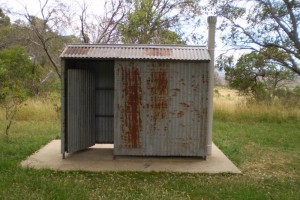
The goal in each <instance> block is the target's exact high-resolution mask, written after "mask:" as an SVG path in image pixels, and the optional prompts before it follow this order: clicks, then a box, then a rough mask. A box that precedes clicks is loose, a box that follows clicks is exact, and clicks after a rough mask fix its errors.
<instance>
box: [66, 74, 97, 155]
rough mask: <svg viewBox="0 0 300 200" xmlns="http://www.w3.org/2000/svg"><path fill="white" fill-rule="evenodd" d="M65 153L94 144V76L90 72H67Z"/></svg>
mask: <svg viewBox="0 0 300 200" xmlns="http://www.w3.org/2000/svg"><path fill="white" fill-rule="evenodd" d="M67 110H68V118H67V119H68V123H67V124H68V128H67V130H68V137H67V143H68V147H67V151H68V153H73V152H76V151H79V150H82V149H86V148H88V147H90V146H92V145H94V144H95V76H94V74H93V73H92V72H91V71H90V70H82V69H69V70H68V109H67Z"/></svg>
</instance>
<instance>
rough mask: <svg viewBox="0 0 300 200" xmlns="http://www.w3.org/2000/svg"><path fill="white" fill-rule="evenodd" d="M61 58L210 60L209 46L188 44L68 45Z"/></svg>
mask: <svg viewBox="0 0 300 200" xmlns="http://www.w3.org/2000/svg"><path fill="white" fill-rule="evenodd" d="M60 57H61V58H101V59H150V60H195V61H197V60H198V61H209V60H210V56H209V53H208V50H207V47H204V46H187V45H120V44H118V45H107V44H94V45H92V44H88V45H87V44H73V45H68V46H67V47H66V49H65V50H64V51H63V53H62V54H61V56H60Z"/></svg>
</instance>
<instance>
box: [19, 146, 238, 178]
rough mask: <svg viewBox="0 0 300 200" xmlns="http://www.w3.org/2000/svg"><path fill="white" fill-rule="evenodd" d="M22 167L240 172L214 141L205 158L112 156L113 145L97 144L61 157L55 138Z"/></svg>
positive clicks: (85, 169) (24, 162) (22, 163)
mask: <svg viewBox="0 0 300 200" xmlns="http://www.w3.org/2000/svg"><path fill="white" fill-rule="evenodd" d="M21 165H22V166H23V167H30V168H37V169H40V168H48V169H54V170H83V171H99V172H100V171H101V172H103V171H143V172H149V171H165V172H189V173H223V172H228V173H241V171H240V170H239V169H238V168H237V167H236V166H235V165H234V164H233V163H232V162H231V161H230V160H229V159H228V158H227V157H226V156H225V155H224V154H223V152H222V151H221V150H220V149H219V148H218V147H217V146H215V145H214V144H213V148H212V155H211V156H208V157H207V159H206V160H201V159H199V158H185V157H176V158H172V157H128V156H127V157H124V156H118V157H116V159H113V145H107V144H106V145H103V144H98V145H95V146H93V147H91V148H89V149H87V150H84V151H80V152H77V153H73V154H67V155H66V158H65V159H62V155H61V154H60V140H53V141H51V142H50V143H48V144H47V145H45V146H44V147H42V148H41V149H40V150H38V151H37V152H36V153H34V154H33V155H31V156H29V157H28V158H27V159H26V160H24V161H22V162H21Z"/></svg>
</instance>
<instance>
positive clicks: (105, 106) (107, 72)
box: [95, 61, 114, 143]
mask: <svg viewBox="0 0 300 200" xmlns="http://www.w3.org/2000/svg"><path fill="white" fill-rule="evenodd" d="M95 76H96V142H97V143H113V131H114V127H113V126H114V125H113V121H114V118H113V115H114V109H113V108H114V63H113V62H105V61H104V62H98V64H97V68H95Z"/></svg>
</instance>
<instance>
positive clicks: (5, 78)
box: [0, 46, 39, 135]
mask: <svg viewBox="0 0 300 200" xmlns="http://www.w3.org/2000/svg"><path fill="white" fill-rule="evenodd" d="M38 77H39V72H38V71H37V70H36V66H35V64H34V63H33V62H32V61H31V60H30V58H29V55H28V54H27V53H26V51H25V49H24V48H23V47H20V46H15V47H12V48H10V49H5V50H2V51H0V91H1V92H0V103H1V106H3V107H4V109H5V120H6V123H7V124H6V127H5V134H6V135H8V133H9V129H10V126H11V124H12V120H13V119H14V117H15V115H16V112H17V111H18V109H19V107H20V105H21V104H22V103H23V102H24V101H25V100H26V99H27V98H28V97H29V96H30V95H31V94H33V93H34V91H35V89H36V87H37V84H38Z"/></svg>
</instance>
